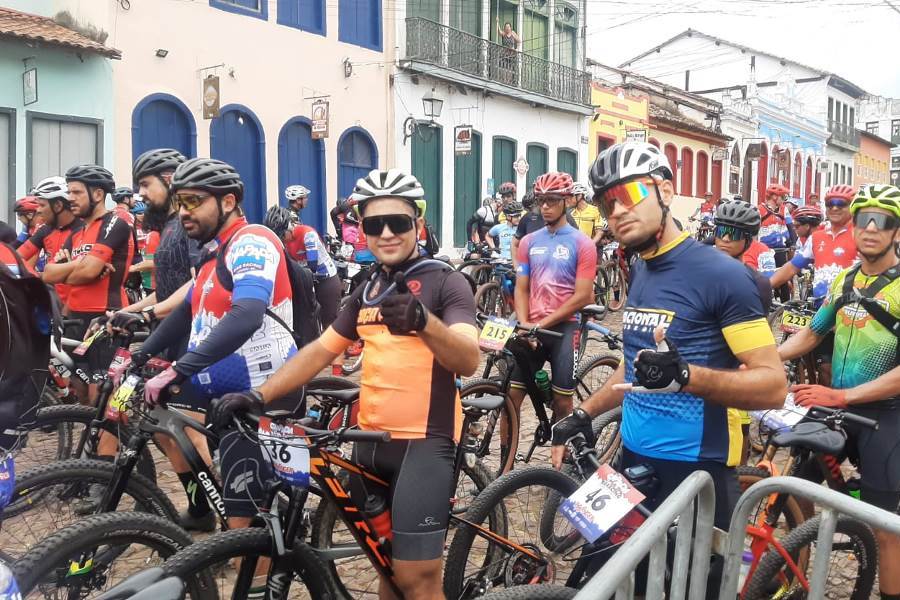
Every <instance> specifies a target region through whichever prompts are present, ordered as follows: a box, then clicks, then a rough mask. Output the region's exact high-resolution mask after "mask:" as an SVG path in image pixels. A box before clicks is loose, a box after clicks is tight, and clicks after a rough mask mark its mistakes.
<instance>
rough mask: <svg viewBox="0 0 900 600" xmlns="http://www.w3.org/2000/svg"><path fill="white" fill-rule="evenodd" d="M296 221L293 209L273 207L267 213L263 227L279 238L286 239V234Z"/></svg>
mask: <svg viewBox="0 0 900 600" xmlns="http://www.w3.org/2000/svg"><path fill="white" fill-rule="evenodd" d="M295 220H296V216H295V214H294V212H293V211H292V210H291V209H289V208H285V207H283V206H272V207H270V208H269V210H268V211H266V218H265V219H264V220H263V225H265V226H266V227H268V228H269V229H271V230H272V231H273V232H274V233H275V235H277V236H278V237H284V234H285V233H287V231H288V229H290V227H291V225H293V224H294V222H295Z"/></svg>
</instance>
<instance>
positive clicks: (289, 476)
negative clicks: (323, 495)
mask: <svg viewBox="0 0 900 600" xmlns="http://www.w3.org/2000/svg"><path fill="white" fill-rule="evenodd" d="M303 435H305V434H304V431H303V429H301V428H300V427H295V426H294V425H290V424H287V425H282V424H280V423H274V422H273V421H272V419H269V418H267V417H260V419H259V442H260V445H261V446H262V447H263V450H264V451H263V455H264V456H265V457H266V458H268V459H269V461H270V462H271V463H272V468H273V469H274V471H275V475H276V476H277V477H278V478H279V479H281V480H282V481H284V482H285V483H287V484H289V485H292V486H294V487H303V488H306V487H309V448H307V447H306V446H305V445H303V438H302V436H303Z"/></svg>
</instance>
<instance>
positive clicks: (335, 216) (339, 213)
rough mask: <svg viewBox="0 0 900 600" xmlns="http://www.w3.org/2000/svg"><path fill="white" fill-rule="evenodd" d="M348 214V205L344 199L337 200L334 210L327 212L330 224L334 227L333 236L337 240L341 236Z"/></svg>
mask: <svg viewBox="0 0 900 600" xmlns="http://www.w3.org/2000/svg"><path fill="white" fill-rule="evenodd" d="M348 212H350V203H349V202H347V199H346V198H339V199H338V201H337V204H335V205H334V208H332V209H331V210H330V211H329V212H328V216H329V217H330V218H331V224H332V225H334V234H335V236H337V237H338V238H340V237H341V235H342V233H341V232H342V231H343V223H344V218H345V216H346V215H347V213H348Z"/></svg>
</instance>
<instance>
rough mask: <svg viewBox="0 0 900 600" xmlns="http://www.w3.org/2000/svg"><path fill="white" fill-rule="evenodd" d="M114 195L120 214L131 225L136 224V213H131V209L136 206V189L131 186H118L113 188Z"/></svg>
mask: <svg viewBox="0 0 900 600" xmlns="http://www.w3.org/2000/svg"><path fill="white" fill-rule="evenodd" d="M112 197H113V200H114V201H115V203H116V211H118V213H119V216H120V217H122V218H123V219H124V220H125V221H127V222H128V224H129V225H134V215H133V214H132V213H131V209H132V208H134V191H132V189H131V188H130V187H125V186H122V187H117V188H116V189H114V190H113V193H112Z"/></svg>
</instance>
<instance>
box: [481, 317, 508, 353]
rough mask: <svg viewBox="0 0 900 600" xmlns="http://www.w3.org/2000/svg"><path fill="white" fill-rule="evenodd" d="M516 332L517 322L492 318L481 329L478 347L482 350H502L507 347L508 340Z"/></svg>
mask: <svg viewBox="0 0 900 600" xmlns="http://www.w3.org/2000/svg"><path fill="white" fill-rule="evenodd" d="M515 330H516V322H515V320H512V319H510V320H506V319H501V318H500V317H490V318H489V319H488V320H487V321H485V323H484V327H482V328H481V335H480V336H479V337H478V345H479V346H480V347H481V349H482V350H487V351H492V350H502V349H503V346H505V345H506V340H508V339H509V336H511V335H512V334H513V331H515Z"/></svg>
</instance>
